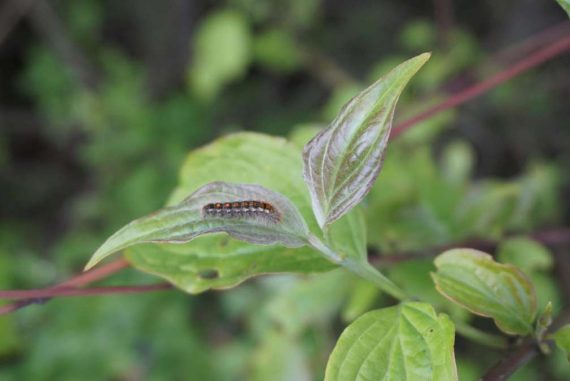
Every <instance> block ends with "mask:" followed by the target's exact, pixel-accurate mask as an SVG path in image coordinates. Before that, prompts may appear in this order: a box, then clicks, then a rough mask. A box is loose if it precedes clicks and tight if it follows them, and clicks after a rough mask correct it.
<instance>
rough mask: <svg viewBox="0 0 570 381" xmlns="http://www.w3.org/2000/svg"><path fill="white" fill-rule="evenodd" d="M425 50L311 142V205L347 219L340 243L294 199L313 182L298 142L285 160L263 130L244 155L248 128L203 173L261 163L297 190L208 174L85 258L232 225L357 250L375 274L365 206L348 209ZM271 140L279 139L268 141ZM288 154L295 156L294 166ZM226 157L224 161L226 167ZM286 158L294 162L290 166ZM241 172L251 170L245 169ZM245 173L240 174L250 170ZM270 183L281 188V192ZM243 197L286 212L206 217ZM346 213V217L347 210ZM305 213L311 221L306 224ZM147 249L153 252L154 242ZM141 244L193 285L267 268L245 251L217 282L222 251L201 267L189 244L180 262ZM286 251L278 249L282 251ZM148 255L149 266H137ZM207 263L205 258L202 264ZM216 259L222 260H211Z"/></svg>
mask: <svg viewBox="0 0 570 381" xmlns="http://www.w3.org/2000/svg"><path fill="white" fill-rule="evenodd" d="M428 58H429V54H422V55H420V56H418V57H415V58H412V59H410V60H408V61H406V62H404V63H403V64H401V65H400V66H398V67H397V68H395V69H394V70H393V71H392V72H390V73H389V74H388V75H386V76H385V77H384V78H381V79H380V80H379V81H377V82H376V83H375V84H373V85H372V86H370V87H369V88H368V89H366V90H365V91H363V92H362V93H361V94H360V95H358V96H356V97H355V98H354V99H353V100H351V101H350V102H349V103H348V104H347V105H346V106H345V107H344V108H343V110H342V111H341V113H340V115H339V116H338V117H337V119H335V121H334V122H333V123H332V126H331V127H330V128H329V129H327V130H325V131H324V132H323V133H320V134H318V135H317V137H315V138H314V139H313V140H312V141H311V142H309V143H308V144H307V146H306V147H305V151H304V158H305V171H304V174H305V181H306V182H307V185H308V187H309V190H310V197H311V201H312V206H313V212H314V214H315V216H316V218H317V222H318V225H319V227H320V228H324V227H325V226H327V225H329V224H331V223H332V222H334V221H339V220H340V221H339V222H338V224H335V226H334V227H333V229H334V233H335V234H331V235H329V237H332V238H329V240H328V241H327V245H330V246H332V247H333V249H332V250H329V248H328V246H327V245H323V244H322V242H321V241H320V239H319V238H316V237H315V236H314V235H311V234H310V233H309V231H311V230H312V231H313V232H315V231H316V233H314V234H316V235H320V234H321V233H320V231H319V228H318V227H316V226H315V227H314V229H313V226H314V223H312V222H313V221H314V220H313V219H312V216H310V215H308V214H309V210H310V209H309V208H308V207H307V208H302V209H301V210H302V211H301V212H300V211H299V210H298V209H297V207H296V206H299V205H300V204H302V203H303V201H305V200H306V197H307V192H306V190H299V189H298V185H299V184H301V188H303V185H302V182H301V181H300V179H299V180H297V178H296V177H297V176H298V175H296V173H299V172H300V171H299V172H292V171H291V170H292V169H294V168H295V167H296V164H297V163H295V160H294V159H293V160H291V157H290V154H291V152H292V150H291V149H290V147H287V149H286V150H285V151H286V152H282V153H284V156H285V157H286V159H287V160H289V163H288V162H287V160H286V161H283V158H282V157H280V156H279V154H280V153H281V152H273V150H267V149H266V148H267V147H262V145H263V144H264V143H265V142H261V141H262V140H264V139H263V138H261V137H259V136H257V138H256V139H255V140H257V141H258V144H251V145H249V146H250V150H251V151H249V152H245V155H244V152H243V150H241V151H240V150H239V148H240V147H239V146H240V143H241V145H246V144H245V143H244V141H245V140H246V139H244V137H246V136H248V134H241V135H237V136H236V137H235V139H233V141H232V143H234V144H235V145H237V147H235V146H234V147H232V144H225V145H219V146H218V147H215V148H213V147H210V150H209V152H208V153H206V154H205V155H202V156H208V154H210V155H211V156H212V157H211V161H209V160H202V165H208V166H211V165H212V164H211V163H214V164H213V166H214V167H215V168H216V171H215V176H214V178H212V177H211V176H209V175H206V176H204V177H203V178H202V179H206V178H208V179H209V180H210V181H214V180H222V179H223V180H229V178H231V177H236V176H237V177H240V176H242V175H243V174H247V173H249V172H254V173H256V172H259V167H263V169H264V170H265V172H267V173H270V174H271V176H273V177H275V176H277V177H279V180H278V181H277V183H281V184H286V183H287V182H292V183H294V184H295V186H294V188H296V189H295V192H291V194H288V193H287V192H283V194H285V196H284V195H283V194H280V193H278V192H277V191H278V190H279V189H278V188H279V187H276V186H275V185H277V184H274V183H269V184H267V187H262V186H257V185H252V184H263V181H259V180H260V179H263V177H261V176H254V177H255V179H254V181H251V183H252V184H250V185H247V184H237V183H236V184H232V183H226V182H216V183H213V184H208V182H204V183H202V184H201V185H203V187H202V188H200V189H199V190H198V191H196V192H195V193H193V194H192V195H191V196H190V197H188V198H186V199H184V200H183V201H182V202H180V203H179V204H177V205H174V206H170V207H167V208H165V209H162V210H160V211H158V212H156V213H154V214H152V215H150V216H147V217H143V218H141V219H138V220H136V221H133V222H132V223H131V224H129V225H127V226H126V227H124V228H123V229H121V230H119V231H118V232H117V233H115V234H114V235H113V236H112V237H111V238H109V239H108V240H107V242H105V243H104V244H103V246H101V247H100V248H99V249H98V250H97V252H96V253H95V254H94V256H93V258H92V259H91V261H90V262H89V263H88V265H87V268H90V267H92V266H94V265H95V264H97V263H98V262H99V261H101V260H102V259H104V258H105V257H107V256H109V255H111V254H112V253H114V252H116V251H118V250H122V249H125V248H128V247H131V246H133V245H136V244H141V243H185V242H189V241H190V240H193V239H194V238H196V237H198V236H200V235H203V234H206V233H215V232H226V233H228V234H230V235H231V236H233V237H235V238H238V239H240V240H243V241H246V242H249V243H255V244H265V245H272V244H278V245H281V246H286V247H301V246H303V245H306V244H308V245H309V246H312V247H316V248H317V250H319V251H321V252H322V253H324V256H325V257H327V259H329V260H330V261H331V262H333V263H335V264H344V263H345V261H344V259H345V258H347V257H352V258H353V259H356V260H351V261H347V262H346V265H347V267H348V268H349V269H351V270H352V271H354V272H356V273H361V274H365V275H366V276H372V275H371V272H370V271H369V269H368V268H366V269H364V268H363V265H362V264H363V261H364V260H365V252H366V251H365V249H366V246H365V243H364V242H365V237H364V234H363V232H364V228H363V226H362V225H363V224H362V223H361V217H359V216H358V213H359V212H358V211H354V212H353V213H350V214H347V212H348V211H349V210H351V209H353V208H354V206H355V205H356V204H357V203H359V202H360V201H361V200H362V198H363V197H364V196H365V195H366V194H367V193H368V191H369V189H370V187H371V185H372V182H373V181H374V180H375V178H376V176H377V175H378V173H379V171H380V168H381V161H382V156H383V153H384V150H385V148H386V143H387V141H388V138H389V133H390V129H391V123H392V118H393V114H394V109H395V105H396V102H397V100H398V97H399V95H400V93H401V92H402V90H403V88H404V86H405V84H406V83H407V82H408V81H409V80H410V78H411V77H412V76H413V75H414V74H415V72H416V71H417V70H419V68H420V67H421V66H422V65H423V64H424V63H425V62H426V61H427V59H428ZM228 140H232V139H231V138H230V139H227V140H226V143H227V142H228ZM267 140H270V139H267ZM270 145H275V144H274V142H273V141H271V144H270ZM264 149H265V152H266V155H265V156H264V155H260V154H259V151H263V150H264ZM220 150H223V151H220ZM225 150H227V152H226V151H225ZM232 151H233V152H232ZM198 156H200V153H198ZM244 156H245V157H244ZM222 157H223V158H225V160H226V161H227V162H225V163H223V162H222V161H221V160H219V159H220V158H222ZM298 160H300V158H299V159H298ZM244 162H246V163H247V165H244V166H242V167H240V165H239V164H243V163H244ZM188 163H192V160H190V159H189V161H188V162H187V165H186V166H185V167H184V168H183V173H184V175H183V178H182V181H183V185H182V186H181V187H180V189H183V191H184V192H185V194H188V191H189V190H190V189H196V188H190V187H188V186H187V185H188V184H195V182H192V181H185V180H186V179H187V178H192V177H193V175H194V174H193V172H195V171H199V170H200V167H199V166H192V164H188ZM236 163H237V164H238V165H236ZM290 163H293V164H292V165H290ZM224 165H225V166H227V167H226V168H224ZM287 165H289V167H286V168H283V167H284V166H287ZM232 169H233V170H232ZM185 172H188V173H192V175H190V176H187V175H186V174H185ZM242 177H243V178H244V179H245V178H246V177H247V176H242ZM299 177H300V176H299ZM240 182H243V179H242V180H241V181H240ZM204 184H206V185H204ZM285 188H287V187H285ZM288 188H289V189H288V190H291V189H290V188H291V187H288ZM270 189H275V191H274V190H270ZM179 195H180V190H178V191H177V192H176V193H175V197H177V198H178V197H179ZM246 200H256V201H263V202H268V203H270V204H272V205H273V206H274V208H275V210H276V211H277V212H278V214H279V215H280V216H281V218H280V219H278V220H268V219H264V218H256V217H252V216H251V213H249V214H247V215H239V216H237V217H236V216H233V217H232V218H226V217H224V216H226V214H222V216H220V217H219V218H214V219H212V218H205V215H204V212H203V208H204V207H205V206H206V205H207V204H209V203H216V202H221V203H223V202H236V201H246ZM343 216H344V217H345V218H342V219H341V217H343ZM305 221H309V224H308V225H309V228H308V227H307V223H306V222H305ZM312 225H313V226H312ZM339 238H340V239H339ZM185 249H188V247H186V248H185ZM335 250H336V251H335ZM150 251H155V252H156V250H155V249H151V250H150ZM168 251H171V252H176V251H177V250H176V249H174V250H171V248H169V249H168ZM183 251H184V250H183ZM134 253H135V254H134V255H131V256H130V258H131V260H133V262H134V263H135V265H137V264H138V265H139V266H138V267H139V268H141V269H143V270H145V271H148V272H152V273H158V274H161V275H163V276H165V277H167V279H169V280H171V281H174V282H175V284H177V285H179V286H182V287H183V288H184V289H186V290H189V291H195V292H196V291H200V290H203V289H205V288H207V285H205V284H202V285H201V286H196V284H195V282H194V281H196V278H197V277H198V278H200V279H199V280H200V281H202V283H203V281H204V280H206V281H207V280H208V278H212V279H214V280H215V286H216V287H224V286H230V285H233V284H236V283H237V282H239V281H241V280H243V279H245V278H247V277H248V276H251V275H253V274H255V273H261V272H264V271H267V270H268V269H267V268H259V267H258V266H257V264H258V263H257V262H256V260H251V259H247V258H246V257H245V256H243V258H240V259H238V260H237V261H238V262H239V261H240V260H243V261H244V262H245V263H247V264H248V267H249V265H251V269H250V271H247V272H246V273H245V274H244V275H243V276H242V277H240V276H239V274H236V273H235V272H232V281H227V282H224V281H220V279H224V278H225V277H226V276H227V275H228V274H227V271H221V269H220V266H221V264H220V259H221V258H217V259H218V260H217V261H215V263H212V262H211V261H209V262H208V261H206V262H208V265H209V266H208V265H206V266H205V267H204V266H200V265H199V264H198V263H196V261H194V260H195V259H196V257H200V256H201V255H200V254H199V253H192V254H190V255H188V258H186V259H190V260H191V262H193V263H190V264H189V265H188V266H182V264H181V263H180V262H178V261H177V260H175V259H173V257H170V258H167V259H157V257H158V254H156V253H155V254H153V255H152V256H150V257H149V256H148V255H146V253H145V252H144V251H143V253H142V254H141V253H140V251H139V252H138V253H137V250H135V251H134ZM322 253H321V254H322ZM179 254H180V253H179ZM233 254H234V255H238V256H239V253H236V252H233ZM314 254H315V253H314V252H313V251H310V254H308V257H309V258H310V260H312V261H313V260H315V255H314ZM182 255H184V253H182ZM280 257H281V256H278V257H277V258H280ZM257 258H258V257H257ZM171 260H172V261H174V266H175V267H174V268H173V267H172V266H170V265H168V264H167V263H166V266H165V262H169V261H171ZM293 262H294V261H293ZM141 263H142V265H140V264H141ZM202 265H204V264H203V263H202ZM212 265H215V266H214V267H213V268H212ZM303 267H304V264H303V263H302V262H299V263H298V267H297V268H294V267H293V269H294V270H296V271H307V270H306V269H304V268H303ZM322 267H326V266H322ZM183 268H185V269H186V271H189V272H191V273H192V274H193V275H192V278H191V279H190V281H189V282H188V279H181V278H180V270H182V269H183ZM309 268H310V267H309ZM359 269H360V271H359ZM226 270H227V269H226ZM270 270H271V271H285V268H283V269H280V267H279V263H277V265H275V264H273V266H271V269H270ZM309 271H310V270H309ZM230 272H231V271H230ZM173 273H177V276H172V275H173ZM209 273H211V274H210V276H208V275H209ZM372 278H374V279H375V280H376V281H378V284H379V285H386V284H387V285H388V288H389V289H391V290H392V291H390V292H391V293H392V294H393V295H396V296H399V295H401V294H399V293H398V290H397V288H396V287H395V286H393V285H391V284H389V281H388V280H387V279H385V278H383V277H382V276H381V275H380V274H378V275H374V276H372ZM379 278H382V279H379ZM392 286H393V287H392Z"/></svg>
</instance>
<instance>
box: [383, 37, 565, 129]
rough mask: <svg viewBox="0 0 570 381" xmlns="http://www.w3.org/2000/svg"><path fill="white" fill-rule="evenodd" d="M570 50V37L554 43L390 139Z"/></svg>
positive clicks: (426, 113) (409, 123)
mask: <svg viewBox="0 0 570 381" xmlns="http://www.w3.org/2000/svg"><path fill="white" fill-rule="evenodd" d="M568 50H570V36H567V37H564V38H562V39H561V40H559V41H555V42H553V43H552V44H550V45H548V46H547V47H545V48H544V49H540V50H539V51H537V52H535V53H533V54H531V55H529V56H527V57H525V58H523V59H521V60H520V61H519V62H517V63H516V64H514V65H513V66H511V67H509V68H507V69H505V70H503V71H501V72H499V73H497V74H495V75H494V76H492V77H490V78H488V79H486V80H484V81H483V82H479V83H477V84H475V85H473V86H471V87H469V88H467V89H465V90H463V91H460V92H459V93H457V94H454V95H452V96H450V97H449V98H447V99H446V100H444V101H443V102H441V103H440V104H438V105H435V106H434V107H431V108H429V109H427V110H426V111H424V112H421V113H419V114H417V115H416V116H414V117H412V118H410V119H407V120H405V121H403V122H402V123H399V124H398V125H397V126H396V127H394V129H392V133H391V134H390V138H392V139H393V138H396V137H398V136H400V135H401V134H402V133H403V132H404V131H406V130H408V129H409V128H410V127H412V126H413V125H415V124H416V123H419V122H421V121H423V120H425V119H427V118H429V117H431V116H433V115H435V114H437V113H440V112H442V111H445V110H447V109H450V108H453V107H455V106H458V105H460V104H463V103H465V102H467V101H469V100H471V99H473V98H475V97H477V96H479V95H481V94H483V93H485V92H487V91H489V90H490V89H492V88H494V87H497V86H498V85H500V84H501V83H503V82H506V81H508V80H509V79H511V78H513V77H516V76H517V75H519V74H521V73H524V72H525V71H527V70H530V69H532V68H534V67H536V66H538V65H540V64H541V63H543V62H546V61H548V60H550V59H552V58H554V57H556V56H558V55H560V54H562V53H564V52H566V51H568Z"/></svg>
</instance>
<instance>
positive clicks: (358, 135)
mask: <svg viewBox="0 0 570 381" xmlns="http://www.w3.org/2000/svg"><path fill="white" fill-rule="evenodd" d="M429 57H430V54H428V53H425V54H421V55H419V56H417V57H414V58H412V59H410V60H408V61H406V62H404V63H402V64H401V65H399V66H397V67H396V68H395V69H393V70H392V71H391V72H389V73H388V74H387V75H386V76H384V77H382V78H380V79H379V80H378V81H377V82H376V83H374V84H373V85H372V86H370V87H369V88H367V89H366V90H364V91H363V92H361V93H360V94H358V95H357V96H356V97H354V98H352V100H350V101H349V102H348V103H347V104H346V105H345V106H344V107H343V108H342V110H341V111H340V113H339V114H338V116H337V117H336V119H335V120H334V121H333V122H332V123H331V125H330V127H329V128H328V129H326V130H323V131H321V132H320V133H319V134H317V135H316V136H315V137H314V138H313V139H312V140H311V141H310V142H309V143H308V144H307V145H306V146H305V150H304V152H303V157H304V161H305V169H304V177H305V182H306V183H307V185H308V187H309V189H310V191H311V199H312V205H313V210H314V213H315V216H316V218H317V221H318V223H319V225H320V226H321V227H324V226H325V225H328V224H330V223H331V222H333V221H336V220H338V219H339V218H340V217H341V216H342V215H344V214H345V213H346V212H347V211H349V210H350V209H352V208H353V207H354V206H355V205H356V204H358V203H359V202H360V201H361V200H362V199H363V198H364V196H366V194H367V193H368V192H369V190H370V188H371V187H372V185H373V184H374V181H375V180H376V177H377V176H378V174H379V173H380V169H381V166H382V159H383V156H384V151H385V149H386V146H387V143H388V138H389V136H390V130H391V127H392V119H393V117H394V110H395V108H396V103H397V101H398V98H399V96H400V94H401V92H402V91H403V89H404V87H405V86H406V84H407V83H408V81H409V80H410V79H411V78H412V77H413V75H414V74H415V73H416V72H417V71H418V70H419V69H420V67H421V66H422V65H423V64H424V63H425V62H426V61H427V60H428V59H429Z"/></svg>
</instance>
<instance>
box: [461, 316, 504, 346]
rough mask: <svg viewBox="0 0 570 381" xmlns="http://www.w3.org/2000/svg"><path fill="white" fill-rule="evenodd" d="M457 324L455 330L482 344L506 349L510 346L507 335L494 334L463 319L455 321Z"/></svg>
mask: <svg viewBox="0 0 570 381" xmlns="http://www.w3.org/2000/svg"><path fill="white" fill-rule="evenodd" d="M453 323H454V324H455V330H456V331H457V333H458V334H459V335H461V336H463V337H465V338H467V339H470V340H472V341H474V342H476V343H479V344H481V345H485V346H488V347H491V348H497V349H505V348H507V346H508V342H507V340H506V338H505V337H503V336H499V335H493V334H491V333H487V332H484V331H481V330H480V329H477V328H475V327H473V326H471V325H469V324H467V323H465V322H462V321H455V320H454V321H453Z"/></svg>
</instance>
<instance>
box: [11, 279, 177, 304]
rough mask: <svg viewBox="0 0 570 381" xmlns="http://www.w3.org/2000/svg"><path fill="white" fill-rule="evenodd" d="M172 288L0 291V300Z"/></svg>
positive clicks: (141, 287)
mask: <svg viewBox="0 0 570 381" xmlns="http://www.w3.org/2000/svg"><path fill="white" fill-rule="evenodd" d="M170 288H172V285H171V284H170V283H159V284H148V285H138V286H108V287H91V288H67V287H66V288H63V287H60V288H40V289H37V290H7V291H2V290H0V298H4V299H35V300H37V299H47V298H52V297H54V296H93V295H109V294H132V293H139V292H148V291H157V290H165V289H170Z"/></svg>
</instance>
